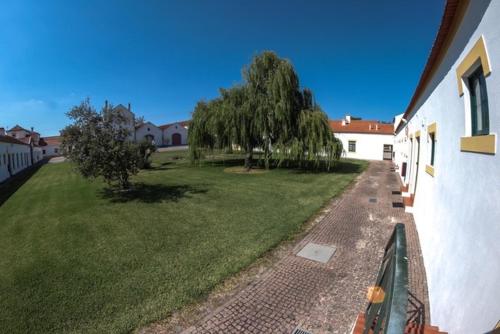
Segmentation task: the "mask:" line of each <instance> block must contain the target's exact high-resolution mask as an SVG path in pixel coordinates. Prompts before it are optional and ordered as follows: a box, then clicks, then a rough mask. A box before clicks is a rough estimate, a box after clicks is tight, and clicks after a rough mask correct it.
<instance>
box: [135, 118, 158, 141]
mask: <svg viewBox="0 0 500 334" xmlns="http://www.w3.org/2000/svg"><path fill="white" fill-rule="evenodd" d="M148 135H151V136H153V137H154V142H155V145H157V146H161V145H163V132H162V131H161V129H160V128H158V127H157V126H156V125H154V124H153V123H151V122H146V123H144V124H143V125H141V126H140V127H139V128H137V129H136V130H135V140H136V141H137V142H138V143H139V142H141V141H144V140H146V136H148Z"/></svg>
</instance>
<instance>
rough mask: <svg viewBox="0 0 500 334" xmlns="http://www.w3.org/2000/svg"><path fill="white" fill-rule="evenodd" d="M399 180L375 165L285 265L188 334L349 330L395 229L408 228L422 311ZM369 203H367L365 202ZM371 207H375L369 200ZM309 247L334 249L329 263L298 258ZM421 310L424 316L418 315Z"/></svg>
mask: <svg viewBox="0 0 500 334" xmlns="http://www.w3.org/2000/svg"><path fill="white" fill-rule="evenodd" d="M398 191H399V182H398V178H397V176H396V174H395V173H394V172H393V171H391V164H390V163H389V162H373V163H371V164H370V166H369V168H368V169H367V171H366V172H365V173H363V174H362V175H361V176H360V178H359V180H358V182H357V183H356V184H355V185H354V186H353V187H352V188H351V189H349V190H348V191H346V192H345V193H344V194H343V195H342V196H341V197H340V198H338V199H337V200H335V201H334V202H332V203H331V205H330V207H329V209H330V210H329V211H328V213H327V214H326V215H325V216H324V217H323V219H322V220H321V221H320V222H319V223H318V224H317V225H315V226H314V227H313V229H312V230H311V231H310V233H309V234H308V235H307V236H306V237H305V238H304V239H303V240H301V241H300V242H299V243H298V244H297V245H296V246H295V248H294V249H293V252H290V253H289V254H288V255H286V256H285V257H284V258H283V259H282V260H280V261H279V262H278V263H277V264H276V265H275V266H274V267H273V268H271V269H270V270H269V271H268V272H267V273H266V274H265V275H264V276H263V277H261V278H260V279H258V280H257V281H256V282H254V283H253V284H251V285H249V286H248V287H247V288H245V289H244V290H242V291H241V292H240V293H239V294H237V295H236V296H235V297H234V298H233V299H231V300H230V301H229V302H227V303H226V304H225V305H223V306H222V307H220V308H219V309H217V310H216V311H215V312H213V313H212V314H211V315H209V316H208V317H207V318H205V319H204V320H203V321H202V322H201V323H199V324H198V325H196V326H195V327H191V328H189V329H188V330H187V331H185V333H189V334H194V333H287V334H288V333H291V332H292V331H293V329H294V328H295V327H297V326H299V327H300V328H302V329H305V330H308V331H311V332H312V333H314V334H320V333H349V331H350V329H351V326H352V324H353V322H354V320H355V318H356V316H357V314H358V313H359V312H361V311H363V310H364V308H365V307H366V291H367V287H368V286H370V285H372V284H374V282H375V279H376V275H377V272H378V269H379V265H380V261H381V258H382V255H383V249H384V247H385V244H386V242H387V240H388V239H389V236H390V234H391V232H392V229H393V227H394V225H395V224H396V223H398V222H401V223H404V224H405V225H406V233H407V243H408V248H409V249H408V257H409V260H410V261H409V264H410V270H409V271H410V291H411V293H412V294H413V295H414V296H415V298H413V297H412V302H413V303H414V304H415V305H417V307H418V305H419V304H418V303H419V302H421V304H420V307H421V309H422V311H425V312H424V313H425V314H423V315H422V317H423V319H427V321H428V316H427V314H428V306H427V305H428V302H427V287H426V280H425V270H424V267H423V263H422V258H421V255H420V254H421V253H420V246H419V242H418V235H417V233H416V230H415V225H414V222H413V218H412V216H411V215H409V214H406V213H405V212H404V209H403V208H401V207H400V206H399V205H398V204H394V203H401V197H400V195H399V194H398ZM370 199H371V201H370ZM373 199H375V200H376V202H374V200H373ZM308 242H314V243H319V244H324V245H333V246H335V247H336V252H335V254H334V256H333V257H332V258H331V259H330V261H329V262H327V263H326V264H323V263H319V262H315V261H311V260H307V259H305V258H301V257H297V256H296V255H295V254H296V253H297V252H298V251H299V250H300V249H302V247H303V246H304V245H305V244H307V243H308ZM421 313H422V312H421Z"/></svg>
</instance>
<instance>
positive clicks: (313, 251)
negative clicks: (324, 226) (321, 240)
mask: <svg viewBox="0 0 500 334" xmlns="http://www.w3.org/2000/svg"><path fill="white" fill-rule="evenodd" d="M334 253H335V247H332V246H325V245H319V244H315V243H312V242H310V243H308V244H307V245H305V247H304V248H302V250H301V251H300V252H298V253H297V256H300V257H303V258H306V259H309V260H313V261H318V262H321V263H327V262H328V260H330V258H331V257H332V255H333V254H334Z"/></svg>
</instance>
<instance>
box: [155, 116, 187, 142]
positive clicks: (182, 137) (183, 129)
mask: <svg viewBox="0 0 500 334" xmlns="http://www.w3.org/2000/svg"><path fill="white" fill-rule="evenodd" d="M160 128H161V130H162V132H163V143H164V144H165V145H169V146H179V145H187V144H188V141H187V139H188V131H189V121H183V122H176V123H171V124H165V125H162V126H160Z"/></svg>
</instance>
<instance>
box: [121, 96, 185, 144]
mask: <svg viewBox="0 0 500 334" xmlns="http://www.w3.org/2000/svg"><path fill="white" fill-rule="evenodd" d="M114 110H117V111H118V112H120V113H121V114H122V115H123V117H124V119H125V125H124V126H125V127H126V128H127V129H128V130H129V131H130V140H132V141H135V142H141V141H144V140H146V141H149V142H152V143H154V144H155V145H156V146H178V145H187V137H188V125H189V122H190V121H183V122H176V123H170V124H165V125H161V126H156V125H155V124H153V123H152V122H149V121H145V122H141V123H138V122H137V121H136V118H135V114H134V113H133V112H132V110H131V108H130V103H129V104H128V107H125V106H123V105H122V104H119V105H117V106H116V107H114Z"/></svg>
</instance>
